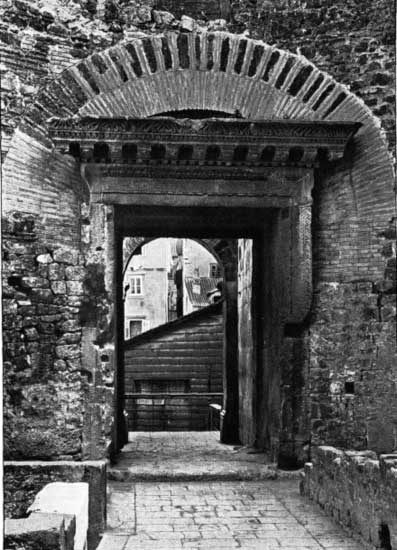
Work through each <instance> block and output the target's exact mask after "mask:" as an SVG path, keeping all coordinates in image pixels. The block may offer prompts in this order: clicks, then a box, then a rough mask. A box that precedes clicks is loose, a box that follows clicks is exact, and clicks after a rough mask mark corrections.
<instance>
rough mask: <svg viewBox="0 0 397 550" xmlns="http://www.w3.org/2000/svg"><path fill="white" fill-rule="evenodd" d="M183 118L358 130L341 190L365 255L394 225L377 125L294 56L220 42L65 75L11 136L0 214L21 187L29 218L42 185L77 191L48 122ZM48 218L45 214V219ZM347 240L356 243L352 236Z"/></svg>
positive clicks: (149, 49) (187, 42)
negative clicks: (339, 124) (201, 114)
mask: <svg viewBox="0 0 397 550" xmlns="http://www.w3.org/2000/svg"><path fill="white" fill-rule="evenodd" d="M189 109H190V110H191V109H195V110H197V109H200V110H207V111H222V112H226V113H230V114H238V115H239V116H242V117H245V118H252V119H273V118H282V119H304V120H311V121H316V120H330V121H332V120H350V121H359V122H361V123H362V127H361V129H360V130H359V132H358V134H357V137H356V140H355V150H354V162H353V167H352V169H351V170H349V169H345V174H346V178H345V179H346V183H345V185H348V186H350V187H351V190H352V193H351V195H352V197H353V198H352V200H354V203H355V210H356V211H357V218H358V225H360V223H361V224H362V226H363V227H364V225H365V227H366V228H368V226H370V227H371V231H372V233H371V236H369V237H368V239H367V237H366V239H367V240H368V246H369V247H370V248H371V247H372V250H373V251H374V250H375V248H376V246H378V245H377V243H375V241H374V238H373V235H376V233H377V232H378V233H379V232H380V231H382V230H383V229H384V228H385V225H386V224H387V223H388V221H389V220H390V218H391V217H392V216H393V215H394V209H393V202H394V194H393V166H392V161H391V158H390V155H389V153H388V150H387V145H386V141H385V137H384V135H383V132H382V130H381V128H380V123H379V121H378V119H376V118H375V117H374V116H373V115H372V113H371V111H370V109H369V108H368V107H366V106H365V105H364V103H363V102H362V100H360V99H359V98H357V97H356V96H355V95H354V94H352V93H351V92H350V91H349V90H348V88H347V87H346V86H344V85H341V84H339V83H337V82H336V81H335V80H334V79H333V78H331V77H330V76H329V75H328V74H326V73H324V72H321V71H320V70H318V69H317V68H316V67H315V66H314V65H313V64H312V63H310V62H309V61H308V60H307V59H306V58H304V57H303V56H300V55H295V54H292V53H290V52H287V51H283V50H279V49H277V48H275V47H273V46H270V45H268V44H265V43H263V42H261V41H255V40H251V39H248V38H246V37H243V36H241V35H232V34H230V33H225V32H200V33H177V32H170V33H165V34H158V35H150V36H149V35H147V36H142V37H140V38H135V39H133V40H130V41H123V42H120V43H119V44H117V45H116V46H113V47H111V48H109V49H107V50H105V51H102V52H100V53H95V54H93V55H91V56H90V57H88V58H87V59H85V60H82V61H80V62H79V63H77V64H76V65H73V66H72V67H69V68H68V69H66V70H65V71H64V72H63V73H62V74H61V75H60V76H59V78H57V79H55V80H54V81H53V82H52V83H51V84H50V85H48V86H47V87H46V89H44V90H42V91H41V92H40V93H39V94H38V96H37V98H36V101H35V103H34V105H33V106H32V107H31V108H30V109H29V111H28V112H26V114H25V117H24V120H23V121H22V122H21V124H20V126H19V131H17V132H16V134H15V136H14V139H13V142H12V146H11V149H10V151H9V154H8V157H7V160H6V164H5V169H4V173H5V186H4V187H5V195H4V197H5V209H6V210H7V209H8V210H12V209H13V208H14V209H16V207H17V206H18V207H20V206H21V204H23V200H22V199H21V196H20V194H19V193H18V191H19V190H23V193H25V196H26V180H29V182H30V187H31V190H30V195H29V198H30V199H31V200H30V202H29V206H28V209H31V208H33V210H34V209H36V210H37V211H41V210H40V208H41V207H39V206H38V204H40V205H42V204H44V203H46V197H40V198H39V199H37V198H35V187H36V182H37V187H39V186H40V184H41V183H42V181H43V179H44V180H46V181H49V182H50V186H51V188H52V191H54V193H58V194H63V195H64V196H65V192H66V193H71V192H72V191H73V190H74V191H76V187H78V185H79V183H78V181H79V180H80V178H79V174H78V173H76V165H75V162H74V160H72V159H69V158H67V157H66V158H59V156H58V154H57V153H55V152H54V150H53V148H52V145H51V140H50V139H49V137H48V134H47V129H46V127H47V121H48V119H50V118H51V117H65V118H68V117H74V116H77V117H81V116H93V117H128V116H130V117H141V118H144V117H149V116H153V115H156V114H157V113H163V114H164V113H167V112H170V113H172V112H175V111H180V110H189ZM32 138H33V139H32ZM32 165H33V166H35V169H34V170H32V168H31V166H32ZM37 167H39V169H37ZM342 171H343V169H342ZM7 182H8V183H7ZM80 185H81V184H80ZM330 185H333V184H332V183H331V184H330ZM7 188H8V189H11V193H8V194H7ZM61 188H62V189H61ZM65 189H66V191H65ZM36 199H37V200H36ZM54 200H56V199H55V198H54ZM54 208H55V207H54V206H51V205H48V215H49V216H51V215H52V214H54V212H53V209H54ZM57 208H58V212H57V215H62V214H63V212H61V213H60V212H59V210H60V208H59V206H58V207H57ZM61 210H62V209H61ZM70 214H71V213H70V212H69V215H70ZM356 233H357V231H356ZM355 238H356V239H360V238H361V239H362V237H360V236H359V235H358V233H357V235H356V236H355ZM359 260H360V258H359ZM379 270H380V265H379V268H378V269H377V272H379Z"/></svg>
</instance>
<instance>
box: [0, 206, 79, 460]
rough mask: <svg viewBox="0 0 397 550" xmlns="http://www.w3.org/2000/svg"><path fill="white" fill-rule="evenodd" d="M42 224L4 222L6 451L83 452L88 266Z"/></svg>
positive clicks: (21, 219) (14, 216) (13, 218)
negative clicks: (46, 236) (48, 236)
mask: <svg viewBox="0 0 397 550" xmlns="http://www.w3.org/2000/svg"><path fill="white" fill-rule="evenodd" d="M43 232H44V233H45V228H44V227H43V226H42V221H41V220H40V219H39V217H38V215H37V214H29V213H22V212H14V213H11V214H10V215H9V216H7V218H6V219H5V220H4V223H3V262H2V268H3V269H2V276H3V354H4V355H3V358H4V363H3V365H4V366H3V369H4V370H3V372H4V392H5V393H4V405H5V406H4V418H5V449H4V450H5V457H6V458H15V459H22V458H24V457H30V458H32V459H50V458H52V457H54V456H59V457H62V458H65V459H72V458H73V459H80V458H81V425H82V414H83V394H84V386H85V382H86V380H85V378H84V376H82V375H81V366H80V355H81V352H80V341H81V327H80V322H79V307H80V305H81V298H82V293H83V287H82V277H83V272H84V268H83V266H82V265H81V262H82V257H81V255H80V254H79V251H78V249H77V248H74V247H72V246H69V247H67V246H62V247H60V246H56V245H55V244H51V241H47V242H46V243H44V242H43V240H42V238H40V237H41V236H42V233H43Z"/></svg>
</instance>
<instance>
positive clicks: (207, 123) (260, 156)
mask: <svg viewBox="0 0 397 550" xmlns="http://www.w3.org/2000/svg"><path fill="white" fill-rule="evenodd" d="M359 127H360V123H350V122H323V121H313V122H307V121H289V120H288V121H287V120H255V121H254V120H242V119H231V118H225V119H223V118H222V119H221V118H209V119H195V120H193V119H175V118H172V117H154V118H151V119H92V118H84V119H80V120H73V119H69V120H60V119H52V120H51V121H50V123H49V128H50V135H51V137H52V139H53V141H54V144H55V147H56V148H57V149H58V150H59V151H60V152H62V153H71V154H73V156H75V157H77V158H79V160H81V161H82V162H88V163H93V164H120V163H123V164H128V165H139V164H141V165H142V164H144V165H146V166H148V165H149V166H150V165H151V166H153V170H156V168H155V166H158V165H161V166H162V170H163V167H164V166H167V165H170V164H171V165H173V166H175V165H184V166H185V167H187V166H194V167H195V168H196V169H197V167H201V166H203V165H205V166H217V167H224V166H228V167H232V168H231V169H233V170H235V168H236V167H238V169H239V170H240V172H241V167H242V166H245V167H246V168H251V167H258V169H259V167H260V166H263V165H271V166H280V165H281V166H306V167H307V166H314V165H316V164H317V163H318V162H319V161H320V159H321V158H326V159H327V160H335V159H340V158H342V157H343V155H344V152H345V149H346V145H347V143H348V142H349V140H350V139H351V138H352V136H353V135H354V134H355V133H356V132H357V130H358V129H359ZM71 144H73V145H72V146H71ZM96 144H102V146H103V147H104V151H105V153H103V151H102V153H100V154H98V151H97V149H95V146H96V147H97V145H96ZM126 145H127V146H130V147H131V146H132V148H133V153H131V150H130V151H129V152H128V151H127V153H126V148H125V147H124V146H126ZM187 146H190V152H189V154H188V155H189V158H186V147H187ZM156 147H157V151H156V150H155V149H156ZM159 147H160V148H162V150H161V152H159V150H158V148H159ZM211 147H212V149H214V147H216V148H218V152H217V153H216V154H215V157H216V158H214V157H213V155H212V156H211V154H209V152H208V150H209V148H211ZM127 149H128V147H127ZM100 155H102V156H100ZM184 155H185V156H184ZM216 155H218V156H216ZM233 167H234V168H233ZM136 170H138V172H139V171H140V169H138V168H137V169H136Z"/></svg>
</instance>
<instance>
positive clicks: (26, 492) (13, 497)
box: [3, 460, 106, 550]
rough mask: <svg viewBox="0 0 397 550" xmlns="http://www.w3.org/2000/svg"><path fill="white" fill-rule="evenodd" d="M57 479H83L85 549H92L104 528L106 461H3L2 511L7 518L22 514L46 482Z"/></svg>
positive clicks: (77, 480)
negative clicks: (85, 485) (86, 491)
mask: <svg viewBox="0 0 397 550" xmlns="http://www.w3.org/2000/svg"><path fill="white" fill-rule="evenodd" d="M56 481H62V482H74V483H78V482H86V483H88V486H89V497H88V536H87V538H88V550H94V549H95V548H96V546H97V544H98V542H99V537H100V534H101V533H102V532H103V531H104V530H105V527H106V461H104V460H97V461H85V462H69V461H54V462H45V461H23V462H16V461H13V462H9V461H5V462H4V481H3V484H4V510H5V516H6V517H7V516H8V517H18V516H19V517H22V516H24V515H25V514H26V513H27V509H28V507H29V506H30V505H31V504H32V502H33V501H34V498H35V496H36V494H37V493H38V492H39V491H40V490H41V489H43V487H44V486H45V485H48V484H49V483H53V482H56Z"/></svg>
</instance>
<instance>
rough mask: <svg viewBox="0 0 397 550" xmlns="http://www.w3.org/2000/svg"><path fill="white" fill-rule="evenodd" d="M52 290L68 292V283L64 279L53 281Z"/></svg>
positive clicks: (56, 292)
mask: <svg viewBox="0 0 397 550" xmlns="http://www.w3.org/2000/svg"><path fill="white" fill-rule="evenodd" d="M51 290H52V292H53V293H54V294H66V283H64V282H63V281H53V282H52V283H51Z"/></svg>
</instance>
